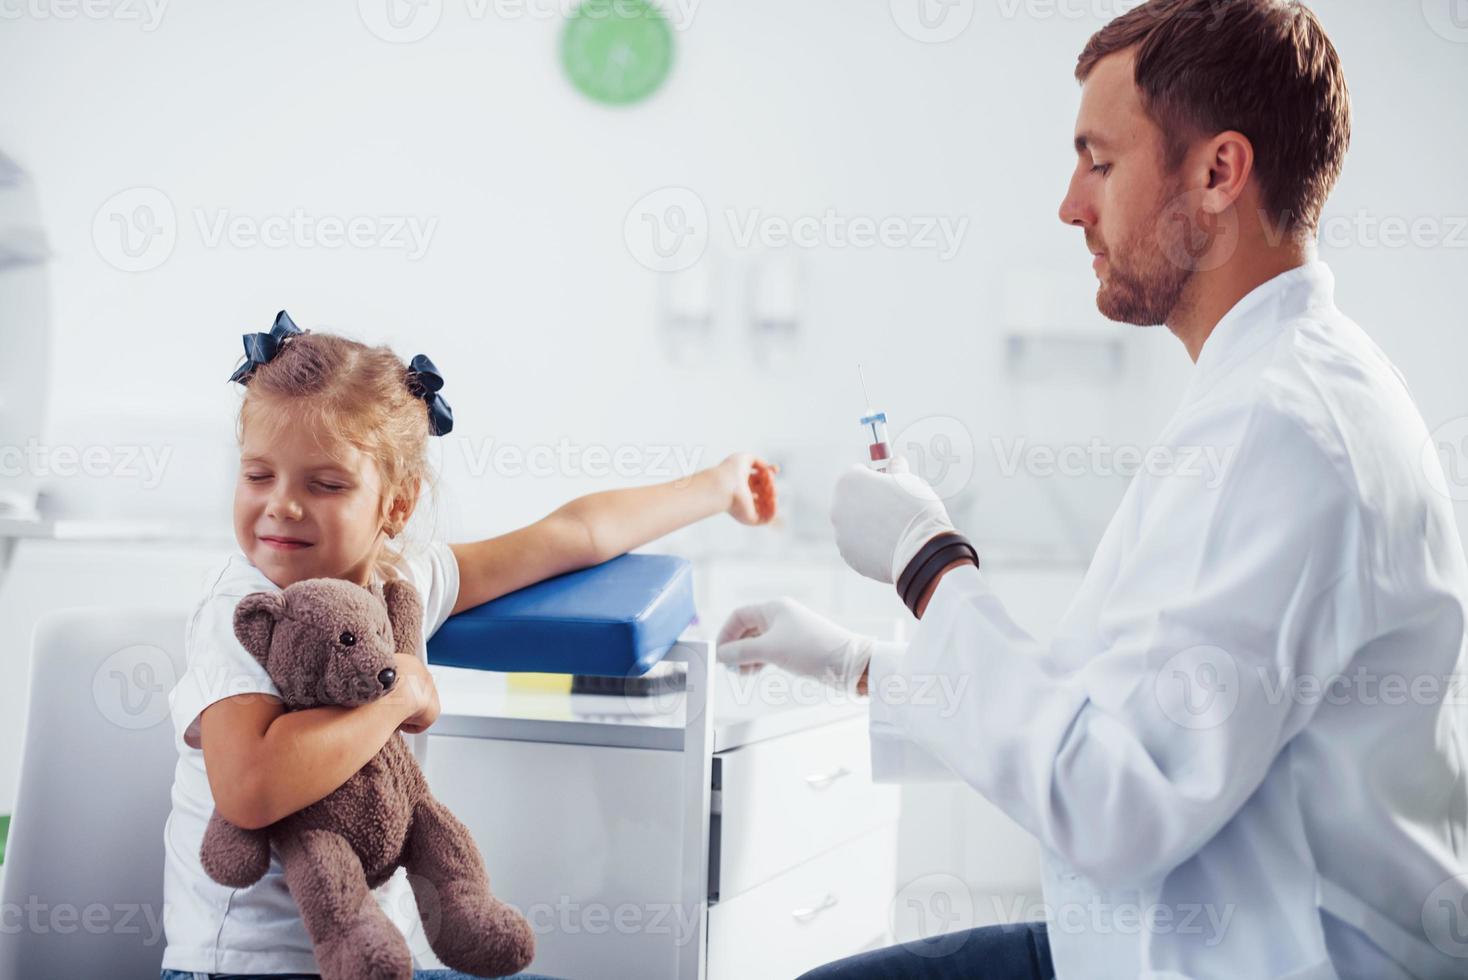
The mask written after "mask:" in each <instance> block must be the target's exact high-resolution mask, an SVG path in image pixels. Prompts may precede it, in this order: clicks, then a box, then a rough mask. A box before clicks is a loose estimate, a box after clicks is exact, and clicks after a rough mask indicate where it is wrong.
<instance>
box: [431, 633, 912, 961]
mask: <svg viewBox="0 0 1468 980" xmlns="http://www.w3.org/2000/svg"><path fill="white" fill-rule="evenodd" d="M674 655H676V656H677V657H678V658H680V659H686V660H688V661H689V662H690V664H691V666H690V674H691V675H696V673H697V669H698V668H697V664H698V663H699V662H700V660H702V661H703V662H704V663H707V659H706V658H707V657H708V656H709V645H708V644H707V643H706V642H703V641H685V642H683V643H680V644H679V646H678V647H677V648H675V651H674ZM670 656H673V655H670ZM434 673H435V676H436V678H437V681H438V687H439V696H440V699H441V700H442V702H443V715H442V716H441V717H440V719H439V722H438V723H437V724H436V725H435V726H434V728H433V729H432V733H433V734H432V735H431V737H430V739H429V744H428V756H427V772H428V780H429V784H430V786H431V787H432V788H433V791H434V793H435V794H437V795H438V797H439V798H440V799H441V800H443V802H444V803H446V804H448V805H449V806H450V807H451V808H452V809H453V810H454V812H455V813H456V814H458V816H459V818H460V819H461V820H463V821H464V823H465V824H467V825H468V826H469V828H470V830H471V831H472V832H473V834H474V838H475V841H476V842H477V844H478V845H479V848H480V850H481V852H482V853H483V855H484V859H485V864H486V866H487V868H488V870H489V875H490V883H491V887H492V888H493V889H494V891H495V893H496V894H497V895H499V896H500V897H501V898H503V899H505V900H506V901H508V902H510V903H511V904H513V905H515V906H516V907H518V908H520V909H521V911H522V912H524V913H525V914H526V915H527V916H528V917H529V919H530V922H531V926H532V928H534V930H535V933H536V958H535V961H534V963H533V964H532V965H531V968H530V969H531V971H532V972H538V973H546V974H550V975H553V976H557V977H564V978H568V980H582V978H584V980H619V978H627V980H699V978H702V977H706V978H707V980H751V978H758V980H781V978H786V980H789V978H793V977H795V976H797V975H798V974H799V973H801V972H803V971H804V970H807V969H809V968H811V967H813V966H816V965H819V964H821V963H824V962H828V961H830V960H834V959H840V958H841V957H843V956H848V955H851V954H853V953H856V952H859V951H861V950H862V949H864V948H868V947H870V946H872V945H874V944H876V943H878V942H880V941H881V940H882V939H883V938H884V936H885V933H886V931H887V923H888V919H889V906H890V904H891V902H892V897H893V893H894V880H895V875H896V858H897V842H896V829H897V807H898V799H897V789H896V787H892V786H874V785H873V784H872V783H871V778H870V770H869V766H870V762H869V758H870V755H869V747H868V740H867V730H866V725H867V722H866V707H865V705H864V704H863V703H860V702H847V703H840V702H839V701H833V702H829V703H809V702H807V703H798V702H799V700H800V699H788V700H786V701H784V702H781V703H775V702H774V701H772V700H770V699H766V700H763V701H761V700H760V699H754V700H751V699H749V698H747V697H745V698H743V699H739V700H736V699H734V698H733V697H724V696H721V695H720V694H719V691H720V690H722V687H721V685H725V684H728V683H730V682H729V681H728V680H727V679H726V678H725V676H724V675H725V672H724V671H723V669H722V668H716V669H715V671H714V674H713V683H712V685H708V684H704V685H699V684H695V685H694V693H693V697H692V707H691V710H690V706H689V704H688V699H681V700H678V701H677V702H676V703H675V702H673V701H668V700H662V699H660V700H661V701H662V703H661V704H659V705H644V706H640V707H639V706H635V705H629V704H628V703H627V702H628V701H630V700H631V699H622V698H617V697H605V696H602V697H600V699H598V696H594V695H555V694H544V693H541V694H529V693H524V692H505V691H503V690H501V691H499V692H498V693H488V692H485V691H483V690H481V692H480V693H479V694H478V695H477V696H476V695H473V694H470V693H467V691H466V688H467V686H468V684H469V683H471V682H472V680H473V679H472V678H465V677H463V676H462V675H460V674H459V672H457V671H453V670H451V669H445V668H438V667H435V668H434ZM460 680H462V681H463V682H464V683H462V684H460V683H457V682H458V681H460ZM710 686H711V687H712V688H713V690H714V693H715V696H714V697H713V698H712V699H711V700H712V702H713V705H714V707H713V709H712V719H711V724H709V725H708V726H707V727H706V728H704V727H703V725H702V722H703V721H704V720H706V719H705V718H704V717H703V713H704V712H705V711H707V710H709V708H708V705H709V703H710V699H709V698H708V697H707V695H706V694H705V695H703V696H700V694H699V691H700V690H703V691H705V692H706V691H708V690H709V688H710ZM725 694H726V695H727V694H728V692H727V691H725ZM690 716H691V717H690ZM415 948H416V947H415ZM419 952H423V950H419ZM424 964H425V965H432V961H431V960H428V959H426V958H425V960H424Z"/></svg>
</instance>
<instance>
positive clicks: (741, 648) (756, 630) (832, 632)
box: [717, 599, 876, 692]
mask: <svg viewBox="0 0 1468 980" xmlns="http://www.w3.org/2000/svg"><path fill="white" fill-rule="evenodd" d="M875 644H876V640H875V639H873V638H872V637H870V636H863V635H862V634H860V633H853V632H852V631H851V630H848V629H847V628H846V627H844V626H838V625H837V624H835V623H833V622H831V621H830V620H829V619H827V618H826V617H824V616H822V615H820V614H819V613H816V612H814V611H812V610H811V609H808V608H807V607H805V606H803V605H801V604H800V603H798V602H796V601H795V600H794V599H772V600H770V601H769V602H760V603H756V604H754V605H750V606H741V607H740V608H738V609H736V610H734V612H733V613H731V614H730V616H729V618H728V620H726V621H725V622H724V625H723V627H722V628H721V629H720V630H719V637H718V641H717V645H718V656H719V663H721V664H728V665H729V666H737V667H741V668H744V667H750V666H754V665H757V664H774V665H775V666H777V667H782V668H784V669H785V670H788V671H790V672H791V673H793V674H804V675H805V676H807V677H816V678H819V679H820V680H822V681H825V682H826V683H827V684H830V685H832V686H833V687H837V688H839V689H841V690H843V691H848V692H854V691H855V690H856V687H857V682H858V681H859V680H860V679H861V676H862V674H864V673H865V672H866V669H867V663H868V662H869V661H870V660H871V658H872V647H873V646H874V645H875Z"/></svg>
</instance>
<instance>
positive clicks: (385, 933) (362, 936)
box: [316, 918, 413, 980]
mask: <svg viewBox="0 0 1468 980" xmlns="http://www.w3.org/2000/svg"><path fill="white" fill-rule="evenodd" d="M316 965H317V966H319V967H321V980H413V956H412V954H411V953H409V952H408V944H407V943H406V942H405V941H404V940H403V934H402V933H401V932H399V931H398V929H397V927H396V926H394V925H393V924H392V923H391V922H389V921H387V919H385V918H383V919H377V918H367V919H364V920H363V921H361V922H360V923H358V924H357V925H356V926H354V927H353V928H351V929H347V930H344V931H343V932H342V933H341V934H340V935H338V936H335V937H333V938H331V939H329V940H326V941H325V942H320V943H317V944H316Z"/></svg>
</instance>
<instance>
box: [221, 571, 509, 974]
mask: <svg viewBox="0 0 1468 980" xmlns="http://www.w3.org/2000/svg"><path fill="white" fill-rule="evenodd" d="M422 610H423V605H422V602H421V601H420V599H419V597H418V592H417V590H416V589H414V588H413V585H412V584H411V583H410V582H407V581H404V580H397V581H391V582H388V583H387V584H386V586H381V585H374V586H373V588H372V590H371V591H369V590H368V589H366V588H364V587H362V586H360V585H357V584H356V583H355V582H348V581H345V580H342V579H333V578H316V579H308V580H306V581H303V582H297V583H295V584H294V585H291V586H289V587H287V588H286V589H285V590H283V591H280V592H256V593H253V594H251V595H248V596H246V597H245V598H243V599H241V600H240V603H239V605H238V606H236V607H235V613H234V631H235V635H236V636H237V637H239V641H240V643H242V644H243V645H244V647H245V649H246V650H248V651H250V653H252V654H254V656H255V658H256V659H257V660H259V661H260V663H261V664H262V665H264V667H265V670H266V672H267V673H269V674H270V679H271V680H273V681H274V682H275V686H276V687H278V688H279V689H280V696H281V699H282V700H283V701H284V702H285V709H286V710H287V711H298V710H300V709H302V708H314V707H318V706H321V705H328V704H334V705H343V706H346V707H353V706H356V705H362V704H367V703H368V702H370V701H374V700H376V699H377V698H380V697H383V696H384V695H385V694H387V692H388V691H390V690H391V689H392V687H393V684H394V682H395V680H396V676H397V675H396V672H395V671H394V669H393V663H394V662H393V654H394V653H395V652H396V653H404V654H409V655H414V654H415V652H416V648H417V638H418V637H419V636H420V635H421V634H422V629H423V627H422V622H423V619H422V617H423V611H422ZM272 844H273V845H274V846H275V847H276V849H277V850H278V851H279V854H280V861H281V864H282V866H283V868H284V871H285V881H286V886H287V887H288V888H289V889H290V892H291V895H292V896H293V897H294V898H295V900H296V904H297V905H299V906H300V909H301V917H302V919H304V920H305V924H306V931H307V933H308V934H309V935H310V936H311V942H312V943H313V944H314V946H315V952H316V962H317V965H318V966H319V967H320V969H321V975H322V977H323V980H363V978H371V980H389V978H391V980H411V977H412V975H413V961H412V957H411V955H410V954H409V952H408V944H407V942H406V940H405V939H404V938H403V934H402V933H401V932H400V931H399V929H398V928H397V926H395V925H394V924H393V923H392V921H391V920H390V919H389V918H388V917H387V916H386V914H384V913H383V911H382V909H381V908H380V907H379V906H378V904H377V902H376V901H374V900H373V898H372V895H371V894H370V892H369V890H370V889H373V888H376V887H378V886H379V885H381V884H382V883H383V882H385V881H387V880H388V878H390V877H391V876H392V874H393V872H394V871H396V870H397V869H398V867H400V866H402V867H406V868H407V869H408V880H409V882H410V883H411V885H412V888H413V895H414V897H415V899H416V900H417V902H418V911H419V914H420V918H421V919H422V921H423V923H424V930H425V932H426V933H427V936H428V943H429V945H430V946H431V947H432V948H433V951H434V953H436V954H437V955H438V957H439V958H440V959H441V960H443V962H444V964H445V965H447V966H450V967H452V968H453V969H455V970H460V971H462V972H464V973H470V974H475V975H479V976H489V977H499V976H505V975H507V974H513V973H516V972H519V971H520V970H523V969H524V968H525V967H526V966H527V965H528V964H529V963H530V960H531V958H532V957H533V956H534V955H535V936H534V934H533V933H532V932H531V930H530V924H529V923H528V922H526V921H525V918H524V917H523V916H521V915H520V913H519V912H517V911H516V910H515V909H514V908H512V907H511V906H509V905H506V904H505V903H504V902H501V901H500V900H499V899H497V898H495V897H494V896H493V895H492V894H490V891H489V878H488V876H487V875H486V874H485V871H484V862H483V859H482V858H481V857H480V854H479V849H478V847H476V846H475V844H474V839H473V837H471V836H470V834H469V830H468V828H466V827H465V826H464V825H463V824H462V823H460V822H459V820H458V818H456V817H455V816H454V815H453V814H452V813H450V812H449V810H448V808H447V807H445V806H444V805H443V804H442V803H440V802H439V801H438V800H437V799H435V798H434V796H433V794H432V793H430V792H429V790H428V783H427V781H426V780H425V779H424V778H423V772H422V770H420V769H419V767H418V762H417V760H416V759H414V758H413V755H412V754H411V753H410V752H409V750H408V746H407V743H405V742H404V741H403V738H402V736H401V734H399V733H397V732H394V733H393V736H392V738H390V739H388V742H387V744H386V745H384V746H383V747H382V750H381V751H379V752H378V753H377V755H376V756H374V757H373V758H372V759H371V761H369V762H368V763H367V764H366V765H365V766H363V767H362V768H361V769H360V770H358V771H357V773H356V774H355V775H353V776H352V777H351V778H350V779H348V780H347V781H346V782H345V783H343V784H342V785H341V786H339V787H338V788H337V789H336V790H334V791H333V792H332V793H331V794H329V795H328V796H326V797H325V798H323V799H321V800H318V801H317V802H315V803H312V804H311V805H310V806H307V807H305V808H304V809H302V810H298V811H297V812H295V813H293V814H291V815H290V816H288V817H285V818H283V819H281V820H278V821H276V822H275V823H273V824H271V825H270V826H269V827H264V828H261V829H259V830H245V829H243V828H240V827H237V826H235V825H234V824H232V823H230V822H229V821H227V820H225V819H224V818H223V817H221V816H220V815H219V812H218V811H215V813H214V815H213V816H212V817H211V818H210V820H209V826H208V829H207V830H206V831H205V833H204V843H203V846H202V848H201V849H200V857H201V858H202V860H203V864H204V870H205V871H206V872H208V874H209V877H211V878H213V879H214V880H215V881H217V882H219V883H220V884H224V885H230V886H233V887H239V888H243V887H245V886H248V885H251V884H254V883H255V882H256V881H259V880H260V878H261V877H263V876H264V874H265V872H266V870H267V868H268V867H269V865H270V848H271V845H272Z"/></svg>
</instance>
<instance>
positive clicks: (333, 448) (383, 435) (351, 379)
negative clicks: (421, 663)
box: [235, 330, 438, 580]
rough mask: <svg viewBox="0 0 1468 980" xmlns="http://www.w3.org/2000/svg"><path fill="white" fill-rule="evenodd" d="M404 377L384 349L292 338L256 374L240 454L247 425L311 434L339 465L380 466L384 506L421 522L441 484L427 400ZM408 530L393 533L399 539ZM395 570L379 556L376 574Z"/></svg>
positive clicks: (342, 340) (238, 435)
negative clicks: (432, 460) (348, 451)
mask: <svg viewBox="0 0 1468 980" xmlns="http://www.w3.org/2000/svg"><path fill="white" fill-rule="evenodd" d="M407 370H408V366H407V365H406V364H405V363H403V360H402V358H400V357H398V355H397V354H395V353H394V352H393V350H392V348H390V347H387V346H370V345H368V344H364V343H361V342H360V341H356V340H352V339H350V338H348V337H343V336H340V335H337V334H331V333H322V332H320V331H316V330H309V331H306V332H304V333H301V334H297V335H295V336H292V337H290V338H289V339H288V340H286V341H285V342H284V343H283V344H282V345H281V347H280V350H279V352H278V353H277V354H276V355H275V356H274V357H273V358H271V359H270V361H269V362H267V363H264V364H259V365H257V366H256V367H255V369H254V371H253V373H251V375H250V380H249V384H248V385H247V386H246V387H245V388H244V399H243V401H242V402H241V403H240V410H239V416H238V418H237V420H236V426H235V439H236V441H237V442H238V443H239V445H240V447H241V448H242V449H243V447H244V443H245V429H246V426H249V427H250V429H251V430H252V431H253V430H254V429H255V428H256V427H259V426H263V427H264V428H265V430H266V432H267V436H268V435H270V434H273V433H275V432H279V431H281V430H283V429H287V428H289V429H297V430H299V429H306V430H308V431H310V432H313V433H315V434H316V435H317V438H318V439H319V440H320V443H321V448H322V450H323V451H324V452H326V453H327V454H328V455H330V456H332V457H334V458H340V457H341V455H342V453H341V450H342V449H343V448H344V447H346V446H354V447H356V448H357V449H358V450H360V451H361V452H362V453H363V454H365V455H366V456H367V457H369V458H370V459H371V460H372V461H373V462H374V463H376V465H377V471H378V473H379V474H380V476H381V479H382V497H381V499H380V500H379V505H380V504H381V503H382V502H383V501H386V500H390V499H392V498H393V497H395V496H398V495H401V496H404V497H406V498H407V499H409V500H411V501H412V502H413V512H414V515H415V516H416V515H417V514H418V513H419V507H418V504H419V503H421V502H422V493H423V491H424V490H425V489H427V490H428V495H429V498H430V500H432V501H436V500H437V496H438V494H437V489H438V480H437V477H436V475H435V473H434V470H433V467H432V466H430V465H429V460H428V445H429V438H430V432H429V422H428V412H427V411H425V409H424V405H423V399H422V398H420V397H418V396H417V395H415V394H414V393H413V391H412V390H411V389H410V388H409V386H408V385H406V384H404V382H403V378H404V375H405V374H406V373H407ZM434 506H436V504H435V505H434ZM429 509H430V510H431V509H432V508H429ZM407 523H408V525H414V524H415V523H416V522H414V521H411V520H410V521H408V522H407ZM405 530H406V526H403V527H396V528H393V529H392V531H393V533H394V534H395V535H398V536H399V537H401V536H402V535H401V533H400V532H403V531H405ZM395 540H396V539H395ZM385 550H387V551H389V552H393V553H396V554H398V555H402V554H406V553H407V552H408V550H409V548H408V547H406V546H405V545H403V544H397V545H392V544H390V545H388V546H387V547H386V548H385ZM391 566H392V562H391V561H390V560H389V558H388V557H387V556H379V558H378V562H377V571H378V572H379V573H380V574H381V576H382V578H383V579H384V580H388V579H392V578H395V577H397V576H396V575H395V573H394V572H393V571H392V567H391Z"/></svg>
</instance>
